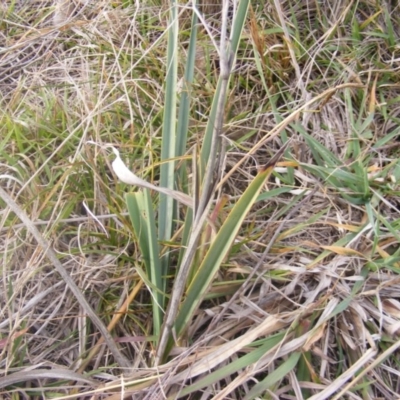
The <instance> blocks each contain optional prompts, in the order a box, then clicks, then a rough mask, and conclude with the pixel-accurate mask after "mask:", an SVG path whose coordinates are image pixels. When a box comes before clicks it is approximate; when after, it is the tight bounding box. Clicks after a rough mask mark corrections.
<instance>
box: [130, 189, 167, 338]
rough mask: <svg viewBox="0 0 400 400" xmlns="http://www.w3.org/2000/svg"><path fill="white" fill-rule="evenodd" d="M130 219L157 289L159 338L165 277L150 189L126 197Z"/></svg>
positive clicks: (155, 311) (156, 329) (155, 326)
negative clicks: (162, 269) (162, 270)
mask: <svg viewBox="0 0 400 400" xmlns="http://www.w3.org/2000/svg"><path fill="white" fill-rule="evenodd" d="M125 200H126V204H127V206H128V211H129V217H130V220H131V222H132V225H133V229H134V231H135V234H136V236H137V238H138V240H139V246H140V250H141V253H142V256H143V260H144V264H145V267H146V272H147V277H148V278H149V279H150V282H151V283H152V285H153V286H154V287H155V288H156V290H153V292H152V301H153V334H154V335H155V336H156V337H157V338H158V337H159V334H160V329H161V324H162V318H163V305H164V296H163V293H164V292H163V276H162V273H161V262H160V258H159V257H160V252H159V246H158V241H157V236H156V224H155V218H154V212H153V205H152V203H151V198H150V192H149V190H148V189H145V190H143V191H140V192H137V193H128V194H127V195H126V196H125Z"/></svg>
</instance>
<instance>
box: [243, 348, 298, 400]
mask: <svg viewBox="0 0 400 400" xmlns="http://www.w3.org/2000/svg"><path fill="white" fill-rule="evenodd" d="M300 356H301V353H300V352H296V353H292V354H291V355H290V357H289V358H288V359H287V360H286V361H285V362H284V363H283V364H282V365H280V366H279V367H278V368H277V369H276V370H275V371H273V372H272V373H271V374H269V375H268V376H267V377H266V378H265V379H264V380H263V381H262V382H259V383H257V385H255V386H254V387H253V389H251V390H250V392H249V393H247V395H246V397H244V399H254V398H255V397H256V396H258V395H260V394H261V393H262V392H264V391H266V390H267V389H269V388H270V387H271V386H272V385H274V384H275V383H277V382H278V381H280V380H282V379H283V378H284V377H285V376H287V374H288V373H289V372H290V371H291V370H292V369H293V368H294V367H295V366H296V365H297V363H298V361H299V358H300Z"/></svg>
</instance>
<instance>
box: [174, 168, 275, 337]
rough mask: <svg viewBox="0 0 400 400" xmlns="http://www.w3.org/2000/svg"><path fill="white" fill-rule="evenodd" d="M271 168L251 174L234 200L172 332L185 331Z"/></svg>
mask: <svg viewBox="0 0 400 400" xmlns="http://www.w3.org/2000/svg"><path fill="white" fill-rule="evenodd" d="M272 168H273V167H269V168H267V169H266V170H264V171H262V172H259V174H258V175H257V176H256V177H255V178H254V180H253V182H252V183H251V184H250V185H249V187H248V188H247V189H246V191H245V192H244V193H243V195H242V196H241V198H240V199H239V201H238V202H237V203H236V205H235V206H234V208H233V209H232V211H231V212H230V214H229V216H228V218H227V219H226V221H225V223H224V224H223V225H222V227H221V229H220V230H219V232H218V234H217V236H216V237H215V240H214V242H213V243H212V245H211V246H210V248H209V250H208V252H207V254H206V256H205V258H204V260H203V262H202V263H201V265H200V267H199V270H198V272H197V274H196V275H195V277H194V278H193V280H192V282H191V284H190V286H189V288H188V293H187V297H186V299H185V300H184V302H183V304H182V307H181V309H180V311H179V314H178V316H177V318H176V322H175V332H176V334H177V336H178V337H179V336H180V335H181V334H182V333H183V332H184V330H185V328H186V326H187V324H188V323H189V321H190V320H191V318H192V316H193V314H194V312H195V310H196V309H197V307H198V306H199V304H200V302H201V301H202V299H203V297H204V295H205V293H206V291H207V289H208V287H209V285H210V283H211V281H212V279H213V278H214V276H215V273H216V272H217V271H218V269H219V267H220V265H221V263H222V261H223V260H224V258H225V257H226V256H227V255H228V252H229V249H230V248H231V245H232V243H233V241H234V240H235V237H236V235H237V233H238V231H239V229H240V227H241V225H242V222H243V220H244V218H245V217H246V215H247V213H248V212H249V210H250V208H251V207H252V205H253V204H254V202H255V201H256V200H257V197H258V195H259V193H260V191H261V189H262V187H263V185H264V183H265V181H266V180H267V179H268V177H269V176H270V174H271V172H272Z"/></svg>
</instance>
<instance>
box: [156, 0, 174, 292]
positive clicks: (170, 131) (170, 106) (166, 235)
mask: <svg viewBox="0 0 400 400" xmlns="http://www.w3.org/2000/svg"><path fill="white" fill-rule="evenodd" d="M178 31H179V23H178V4H177V3H176V0H172V1H171V7H170V26H169V30H168V49H167V76H166V87H165V107H164V119H163V132H162V145H161V161H164V162H163V163H162V164H161V168H160V186H162V187H165V188H168V189H170V190H173V189H174V186H175V162H173V161H169V160H172V159H174V158H175V157H176V154H175V151H176V103H177V88H176V85H177V76H178V54H177V53H178ZM167 160H168V161H167ZM174 204H175V202H174V200H173V199H172V198H171V197H167V196H165V195H160V204H159V209H158V215H159V218H158V238H159V240H160V241H168V240H170V238H171V235H172V230H173V220H174ZM161 263H162V271H163V273H164V276H165V275H167V271H168V264H169V252H166V253H165V255H164V256H163V257H162V260H161ZM165 287H166V282H164V288H165Z"/></svg>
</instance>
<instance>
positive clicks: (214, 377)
mask: <svg viewBox="0 0 400 400" xmlns="http://www.w3.org/2000/svg"><path fill="white" fill-rule="evenodd" d="M284 337H285V333H278V334H276V335H273V336H271V337H269V338H267V339H265V340H263V344H262V345H261V346H260V347H258V348H257V349H255V350H253V351H251V352H250V353H248V354H246V355H244V356H242V357H240V358H238V359H235V360H234V361H232V362H231V363H229V364H228V365H224V366H223V367H221V368H219V369H217V370H215V371H213V372H211V373H210V374H207V375H206V376H205V377H203V378H201V379H200V380H198V381H197V382H195V383H194V384H192V385H190V386H188V387H185V388H184V389H182V390H181V391H179V397H183V396H185V395H188V394H189V393H193V392H195V391H197V390H201V389H203V388H205V387H208V386H210V385H212V384H214V383H216V382H220V381H221V380H223V379H225V378H226V377H230V376H232V375H233V374H235V373H237V372H240V371H242V370H243V369H244V368H246V367H248V366H249V365H250V364H253V363H256V362H257V361H258V360H259V359H260V358H261V357H262V356H263V355H264V354H265V353H267V352H269V351H271V349H273V348H274V347H275V346H276V345H277V344H278V343H280V342H281V341H282V339H284ZM173 398H174V399H175V398H176V397H174V396H171V397H169V399H171V400H172V399H173Z"/></svg>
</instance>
